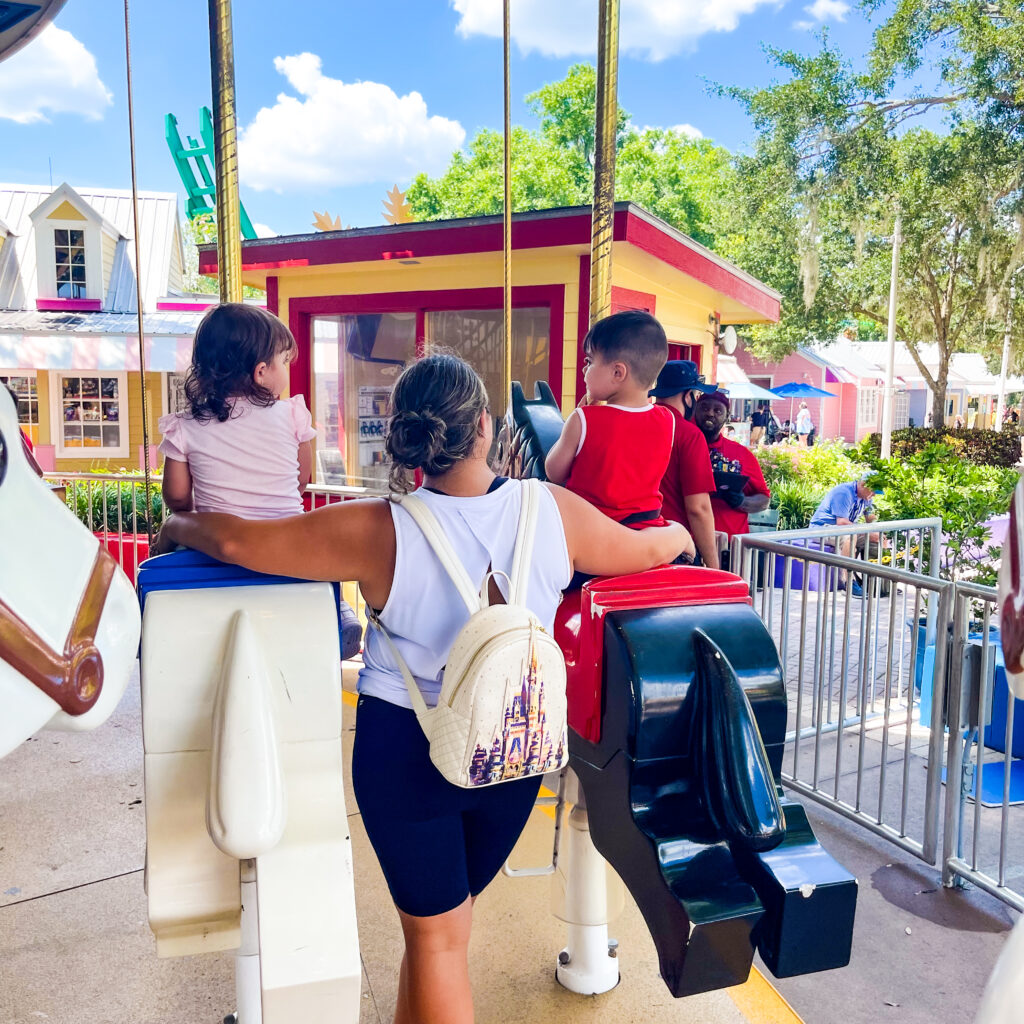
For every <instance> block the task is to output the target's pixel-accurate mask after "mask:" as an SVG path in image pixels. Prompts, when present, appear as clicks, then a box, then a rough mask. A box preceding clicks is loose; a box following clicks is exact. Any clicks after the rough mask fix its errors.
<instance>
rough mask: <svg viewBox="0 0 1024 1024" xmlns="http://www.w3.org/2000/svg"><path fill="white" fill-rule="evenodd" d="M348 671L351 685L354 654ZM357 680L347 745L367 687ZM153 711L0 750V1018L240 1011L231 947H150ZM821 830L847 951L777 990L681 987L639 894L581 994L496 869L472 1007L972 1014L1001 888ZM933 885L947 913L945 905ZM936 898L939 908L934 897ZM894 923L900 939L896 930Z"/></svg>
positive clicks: (376, 873) (203, 1015) (368, 979)
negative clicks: (664, 975) (854, 920)
mask: <svg viewBox="0 0 1024 1024" xmlns="http://www.w3.org/2000/svg"><path fill="white" fill-rule="evenodd" d="M345 676H346V678H345V684H346V689H351V687H352V685H353V684H354V678H355V669H354V668H353V667H352V666H351V665H349V666H347V668H346V673H345ZM346 697H347V699H346V703H345V732H344V743H345V751H346V754H350V752H351V743H352V720H353V717H354V698H353V697H352V695H351V693H348V694H346ZM140 723H141V719H140V710H139V694H138V685H137V682H136V683H135V684H134V685H132V686H131V687H130V688H129V691H128V693H127V694H126V696H125V698H124V700H123V702H122V704H121V706H120V707H119V709H118V711H117V713H116V714H115V715H114V716H113V717H112V719H111V720H110V721H109V722H108V723H107V724H106V725H104V726H103V727H102V728H101V729H98V730H96V731H95V732H93V733H82V734H70V733H49V732H43V733H40V734H39V735H38V736H37V737H34V738H33V739H31V740H29V741H28V742H26V743H25V744H23V745H22V747H20V748H19V749H18V750H16V751H15V752H13V753H12V754H11V755H9V756H8V757H7V758H5V759H4V761H3V762H2V764H0V1024H38V1022H50V1024H108V1022H109V1024H114V1022H122V1021H127V1022H131V1024H186V1022H187V1024H219V1022H220V1020H221V1019H222V1017H223V1016H224V1014H226V1013H228V1012H229V1011H230V1010H231V1009H232V1008H233V1002H234V998H233V987H234V982H233V964H232V958H231V956H230V955H229V954H224V955H220V954H210V955H207V956H203V957H189V958H183V959H175V960H158V959H157V958H156V956H155V952H154V943H153V939H152V936H151V934H150V932H149V928H148V925H147V923H146V901H145V895H144V893H143V888H142V884H143V883H142V864H143V849H144V817H143V815H144V811H143V804H142V800H143V792H142V744H141V732H140ZM346 799H347V806H348V811H349V818H350V820H351V823H352V837H353V843H354V855H355V870H356V903H357V911H358V917H359V929H360V950H361V954H362V961H363V988H362V1012H361V1015H360V1022H361V1024H377V1022H380V1024H388V1022H390V1021H391V1019H392V1014H393V1011H394V1003H395V988H396V981H397V964H398V961H399V959H400V956H401V936H400V929H399V925H398V920H397V917H396V915H395V913H394V910H393V909H392V907H391V904H390V901H389V899H388V894H387V889H386V887H385V885H384V880H383V877H382V875H381V873H380V870H379V868H378V867H377V864H376V861H375V859H374V857H373V852H372V850H371V849H370V846H369V844H368V842H367V840H366V836H365V833H364V832H363V830H362V828H361V823H360V816H359V813H358V808H357V807H356V803H355V799H354V797H353V796H352V793H351V788H350V787H347V797H346ZM815 828H816V829H818V831H819V835H820V836H821V838H822V840H823V841H824V842H825V843H826V845H827V846H828V847H829V849H830V850H831V851H832V852H833V853H834V854H835V855H836V856H837V857H838V858H839V859H840V860H842V861H843V862H844V863H846V864H847V865H848V866H849V867H850V868H851V869H852V870H854V871H855V873H857V874H858V875H859V877H860V878H861V880H862V886H861V905H860V907H859V908H858V928H857V936H856V939H855V950H854V961H853V964H852V966H851V967H850V968H847V969H846V970H844V971H838V972H830V973H829V974H825V975H820V976H817V977H808V978H798V979H791V980H789V981H785V982H776V983H775V985H776V986H777V988H776V987H773V985H771V984H769V983H768V982H767V981H765V979H764V977H763V976H762V975H761V974H760V973H758V972H756V971H755V972H753V973H752V974H751V978H750V980H749V981H748V982H747V983H746V984H745V985H742V986H739V987H737V988H734V989H728V990H724V991H721V992H716V993H712V994H709V995H705V996H695V997H691V998H688V999H685V1000H680V1001H676V1000H673V999H672V997H671V996H670V995H669V993H668V991H667V989H666V988H665V986H664V984H663V983H662V982H661V979H660V978H659V977H658V972H657V961H656V958H655V954H654V946H653V943H652V942H651V940H650V938H649V936H648V934H647V931H646V928H645V926H644V924H643V921H642V919H641V918H640V915H639V913H638V911H637V909H636V907H635V906H634V905H633V904H632V902H631V901H630V900H629V898H628V897H627V900H626V909H625V912H624V913H623V915H622V916H621V917H620V918H619V919H618V920H617V921H616V922H615V923H614V925H613V926H612V930H611V933H612V935H613V936H614V937H615V938H617V939H618V940H619V950H620V965H621V971H622V981H621V983H620V984H619V986H618V987H617V988H616V989H614V990H613V991H611V992H609V993H607V994H605V995H603V996H598V997H583V996H577V995H573V994H571V993H569V992H567V991H565V990H564V989H562V988H560V987H559V986H558V985H557V984H556V983H555V981H554V977H553V974H554V957H555V955H556V953H557V951H558V950H559V949H560V948H561V946H562V944H563V941H564V926H562V925H561V924H560V923H559V922H558V921H557V920H556V919H555V918H554V917H553V916H552V915H551V913H550V910H549V907H550V894H549V886H550V880H549V879H547V878H515V879H511V878H506V877H504V876H499V878H498V879H497V880H496V881H495V883H494V884H493V885H492V886H491V887H490V888H489V889H488V890H487V892H486V893H485V894H484V896H483V897H482V898H481V899H480V901H479V902H478V904H477V910H476V922H475V927H474V939H473V946H472V949H471V970H472V975H473V984H474V993H475V1002H476V1007H477V1020H478V1022H480V1024H498V1022H500V1024H520V1022H522V1024H526V1022H531V1024H536V1022H547V1021H558V1022H560V1024H576V1022H579V1024H588V1022H595V1024H596V1022H598V1021H602V1022H606V1021H615V1022H616V1024H634V1022H635V1024H640V1022H645V1024H646V1022H652V1024H657V1022H662V1021H666V1022H667V1021H673V1022H676V1024H743V1022H749V1024H798V1022H800V1021H801V1020H804V1021H806V1022H808V1024H832V1022H835V1024H858V1022H860V1021H865V1022H867V1021H872V1022H874V1021H877V1020H879V1019H890V1018H891V1019H893V1020H898V1021H900V1022H901V1024H902V1022H917V1021H922V1022H924V1021H929V1022H932V1021H952V1020H965V1019H970V1018H971V1017H972V1016H973V1012H974V1008H975V1007H976V1006H977V1001H978V998H979V997H980V992H981V988H982V987H983V985H984V981H985V978H986V977H987V975H988V973H989V971H990V970H991V966H992V964H993V963H994V960H995V957H996V955H997V954H998V951H999V947H1000V946H1001V943H1002V940H1003V937H1004V935H1005V933H1006V931H1007V930H1008V928H1009V927H1010V925H1011V924H1012V921H1011V920H1010V915H1009V913H1008V912H1007V911H1005V910H1003V909H1002V908H1001V907H1000V906H999V905H998V904H995V903H994V901H991V900H989V901H988V902H985V901H979V900H977V899H974V900H967V901H964V900H963V897H959V899H960V900H961V903H959V904H956V905H955V906H954V905H952V904H951V903H950V900H951V899H953V898H954V897H953V896H952V894H950V895H949V896H948V897H947V895H946V894H945V893H942V892H939V893H936V890H935V889H934V885H935V881H934V878H932V877H931V876H932V875H933V874H934V872H932V871H931V869H927V868H925V867H924V866H923V865H920V864H916V865H915V864H914V863H913V862H912V861H911V860H910V859H909V858H903V856H902V854H900V853H899V851H897V850H894V849H892V848H884V849H882V848H877V847H876V845H875V844H873V843H872V842H871V841H870V839H867V840H865V839H864V838H863V837H862V836H860V835H856V836H852V835H851V834H850V832H849V830H848V829H844V827H843V826H842V825H840V824H836V822H835V821H834V820H825V819H824V818H823V817H820V816H818V815H815ZM550 836H551V819H550V817H549V816H547V815H545V813H544V812H543V811H542V810H540V809H538V810H537V811H535V812H534V815H533V818H532V819H531V821H530V823H529V825H528V826H527V829H526V832H525V833H524V836H523V839H522V840H521V842H520V845H519V847H518V848H517V850H516V852H515V853H514V854H513V862H514V863H517V864H524V863H525V864H535V863H539V862H541V861H542V860H543V859H544V858H545V857H546V856H547V854H548V852H549V844H550ZM907 861H910V862H909V863H907ZM883 864H884V865H885V868H882V865H883ZM886 869H888V871H886ZM881 875H884V876H885V879H884V883H883V880H882V879H881ZM922 892H925V893H927V894H928V895H927V896H926V898H925V899H924V900H922V897H921V894H922ZM914 893H916V897H915V895H912V894H914ZM936 901H938V903H939V904H941V905H943V906H946V908H947V910H948V911H949V912H948V913H945V914H936V913H934V912H933V911H934V909H935V906H936ZM925 903H929V910H928V911H927V912H924V913H921V909H922V906H923V904H925ZM911 923H912V924H913V926H914V927H913V929H911V928H910V924H911ZM950 929H953V930H954V931H965V932H969V933H971V934H970V936H969V937H970V942H967V943H964V942H958V941H957V939H958V938H961V937H960V936H956V935H955V934H951V932H950ZM910 933H912V934H913V937H911V934H910ZM887 934H891V935H893V936H896V937H898V938H893V939H892V940H891V941H889V940H884V936H885V935H887ZM967 937H968V936H966V935H965V936H963V938H967ZM880 940H882V941H880ZM954 944H955V945H956V947H957V953H956V956H955V959H954V957H953V955H952V953H951V950H952V948H953V945H954ZM954 962H955V965H956V966H955V967H954V966H953V965H954ZM951 968H952V970H951ZM780 990H781V993H782V994H780ZM783 994H784V995H785V996H786V997H787V998H788V999H789V1001H790V1002H789V1003H787V1001H786V998H783ZM790 1003H791V1004H792V1006H793V1007H796V1010H798V1011H799V1014H798V1013H797V1012H796V1011H795V1010H794V1009H792V1008H791V1006H790Z"/></svg>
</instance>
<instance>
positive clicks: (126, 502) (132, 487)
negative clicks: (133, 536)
mask: <svg viewBox="0 0 1024 1024" xmlns="http://www.w3.org/2000/svg"><path fill="white" fill-rule="evenodd" d="M145 490H146V488H145V485H144V484H142V483H140V482H138V481H136V480H118V481H114V480H105V481H100V480H97V481H95V482H92V481H88V480H79V481H76V482H75V484H74V485H73V489H72V487H71V486H69V487H68V505H69V507H70V508H71V510H72V512H74V513H75V515H77V516H78V518H79V519H80V520H81V521H82V522H83V523H84V524H85V525H86V526H87V527H89V529H90V530H93V531H94V532H99V531H101V530H109V531H111V532H112V533H117V532H118V531H120V532H122V533H146V532H147V522H151V523H152V524H153V528H154V529H156V528H157V527H158V526H159V525H160V522H161V520H162V518H163V507H164V502H163V497H162V495H161V493H160V484H159V482H155V483H154V484H153V485H152V487H151V490H150V496H149V515H148V516H147V512H146V498H145Z"/></svg>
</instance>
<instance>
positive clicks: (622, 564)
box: [550, 487, 694, 576]
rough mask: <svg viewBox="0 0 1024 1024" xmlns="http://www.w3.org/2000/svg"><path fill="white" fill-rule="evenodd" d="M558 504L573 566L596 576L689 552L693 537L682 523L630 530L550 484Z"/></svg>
mask: <svg viewBox="0 0 1024 1024" xmlns="http://www.w3.org/2000/svg"><path fill="white" fill-rule="evenodd" d="M550 490H551V492H552V493H553V494H554V496H555V501H556V502H557V503H558V511H559V512H560V513H561V515H562V525H563V527H564V528H565V540H566V543H567V544H568V546H569V558H570V559H571V560H572V564H573V568H574V569H577V570H579V571H580V572H587V573H593V574H594V575H595V576H622V575H625V574H626V573H631V572H643V570H644V569H653V568H654V566H656V565H664V564H665V563H666V562H671V561H672V559H673V558H675V557H676V555H678V554H680V553H682V552H683V551H687V552H689V553H690V554H693V552H694V547H693V539H692V538H691V537H690V534H689V533H688V532H687V531H686V528H685V527H684V526H682V525H680V524H679V523H669V525H668V526H659V527H652V528H650V529H647V530H631V529H629V527H627V526H620V525H619V524H618V523H617V522H615V520H614V519H609V518H608V517H607V516H606V515H605V514H604V513H603V512H598V510H597V509H596V508H594V506H593V505H591V504H590V503H589V502H587V501H584V500H583V499H582V498H581V497H579V495H576V494H573V493H572V492H570V491H567V490H565V488H564V487H551V488H550Z"/></svg>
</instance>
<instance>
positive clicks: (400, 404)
mask: <svg viewBox="0 0 1024 1024" xmlns="http://www.w3.org/2000/svg"><path fill="white" fill-rule="evenodd" d="M486 408H487V389H486V388H485V387H484V382H483V381H482V380H481V379H480V378H479V377H478V376H477V373H476V371H475V370H474V369H473V367H472V366H470V365H469V363H467V362H466V361H465V360H464V359H460V358H459V357H458V356H456V355H450V354H448V353H441V354H435V355H430V356H426V357H425V358H423V359H420V360H418V361H417V362H415V363H413V364H412V365H411V366H408V367H406V368H405V370H403V371H402V374H401V376H399V378H398V380H397V381H395V387H394V390H393V391H392V392H391V422H390V424H389V425H388V432H387V436H386V437H385V439H384V449H385V451H387V453H388V455H389V456H390V458H391V463H392V465H391V474H390V478H389V481H388V482H389V484H390V485H391V489H392V491H396V492H398V493H405V492H406V491H408V490H409V477H408V473H407V472H406V471H407V470H410V469H422V470H423V472H424V473H427V474H429V475H431V476H436V475H437V474H439V473H444V472H446V471H447V470H449V469H451V468H452V466H454V465H455V464H456V463H457V462H461V461H462V460H463V459H465V458H467V457H468V456H469V455H470V454H471V453H472V451H473V446H474V445H475V444H476V439H477V438H478V437H479V436H480V415H481V413H483V411H484V410H485V409H486Z"/></svg>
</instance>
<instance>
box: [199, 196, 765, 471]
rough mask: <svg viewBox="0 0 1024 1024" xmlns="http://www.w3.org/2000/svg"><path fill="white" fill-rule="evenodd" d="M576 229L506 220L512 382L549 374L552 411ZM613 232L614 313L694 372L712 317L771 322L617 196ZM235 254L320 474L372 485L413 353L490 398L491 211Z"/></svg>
mask: <svg viewBox="0 0 1024 1024" xmlns="http://www.w3.org/2000/svg"><path fill="white" fill-rule="evenodd" d="M590 225H591V213H590V208H589V207H572V208H567V209H555V210H543V211H538V212H531V213H521V214H516V215H515V217H514V219H513V230H512V244H513V270H512V285H513V287H512V304H513V325H512V329H513V355H512V369H513V378H514V379H517V380H520V381H523V382H524V384H525V385H526V386H527V393H528V394H531V392H532V385H533V383H534V382H535V381H538V380H547V381H549V382H550V384H551V387H552V390H553V391H554V392H555V394H556V395H558V396H560V397H561V402H562V407H563V411H566V412H568V410H570V409H571V408H572V407H573V406H574V405H575V404H576V402H577V400H578V398H579V396H580V395H581V394H582V377H581V375H580V363H581V360H580V358H579V352H580V343H581V342H582V340H583V336H584V335H585V333H586V329H587V315H588V309H589V286H590V256H589V251H590ZM614 239H615V240H614V255H613V273H612V309H613V312H617V311H619V310H622V309H644V310H647V311H649V312H650V313H653V314H654V315H655V316H657V317H658V319H659V320H660V321H661V322H662V324H664V327H665V330H666V332H667V334H668V338H669V342H670V358H677V359H678V358H687V359H693V360H694V361H695V362H696V363H697V364H698V366H699V367H700V370H701V372H702V373H703V374H705V375H706V376H707V378H708V379H709V380H713V379H715V373H716V369H717V353H716V346H715V338H716V335H717V331H718V327H719V326H720V325H724V324H730V323H736V324H748V323H766V322H773V321H775V320H777V319H778V317H779V302H780V296H779V294H778V293H777V292H775V291H773V290H772V289H770V288H768V287H767V286H766V285H764V284H762V283H761V282H759V281H757V280H756V279H755V278H753V277H751V276H750V275H749V274H746V273H744V272H743V271H742V270H740V269H739V268H737V267H735V266H733V265H732V264H730V263H729V262H727V261H726V260H724V259H722V258H721V257H720V256H717V255H716V254H715V253H713V252H711V251H710V250H709V249H706V248H705V247H704V246H702V245H699V244H698V243H697V242H694V241H693V239H691V238H689V237H687V236H686V235H684V234H682V233H681V232H679V231H677V230H675V229H674V228H672V227H670V226H669V225H668V224H666V223H665V222H664V221H661V220H659V219H658V218H656V217H653V216H652V215H651V214H649V213H647V212H646V211H644V210H642V209H641V208H640V207H638V206H635V205H633V204H632V203H619V204H617V205H616V208H615V234H614ZM216 260H217V255H216V250H215V249H214V248H209V249H204V250H203V251H202V252H201V253H200V270H201V271H202V272H204V273H216ZM243 264H244V281H245V283H246V284H249V285H253V286H255V287H258V288H264V289H266V293H267V307H268V308H269V309H270V310H271V311H273V312H276V313H277V314H278V315H279V316H280V317H281V318H282V319H284V320H285V322H286V323H288V324H289V325H290V327H291V329H292V332H293V333H294V334H295V337H296V340H297V341H298V345H299V358H298V359H297V360H296V361H295V363H294V364H293V366H292V378H291V391H292V394H303V395H305V396H306V398H307V401H308V403H309V406H310V408H311V409H312V411H313V419H314V423H315V424H316V427H317V430H318V459H317V479H318V480H319V481H320V482H326V483H342V484H349V485H356V486H367V487H370V488H372V489H377V488H379V487H380V486H381V484H382V482H383V481H384V479H385V478H386V476H387V472H386V469H385V467H384V465H383V433H384V427H385V423H386V403H387V395H388V391H389V389H390V386H391V384H392V382H393V381H394V379H395V376H396V375H397V373H398V371H399V369H400V368H401V367H402V365H404V364H405V363H406V362H407V361H409V360H410V359H412V358H414V357H415V356H417V355H418V354H422V353H424V352H426V351H429V350H432V349H436V348H438V347H444V348H448V349H452V350H454V351H457V352H458V353H459V354H461V355H463V356H464V357H465V358H466V359H468V360H469V361H470V362H471V363H472V364H473V365H474V366H475V367H476V369H477V371H478V372H479V373H480V374H481V376H482V377H483V378H484V381H485V383H486V384H487V387H488V391H489V392H490V394H491V395H492V396H494V395H498V394H500V391H501V386H500V385H501V367H502V287H501V284H502V221H501V218H500V217H474V218H466V219H460V220H448V221H432V222H423V223H412V224H399V225H389V226H384V227H374V228H359V229H355V230H346V231H328V232H322V233H318V234H309V235H291V236H281V237H277V238H265V239H257V240H253V241H249V242H245V243H244V244H243ZM492 411H493V412H494V413H495V414H496V415H499V416H500V415H501V414H502V413H503V411H504V410H503V408H502V403H501V402H495V403H494V405H493V407H492Z"/></svg>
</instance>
